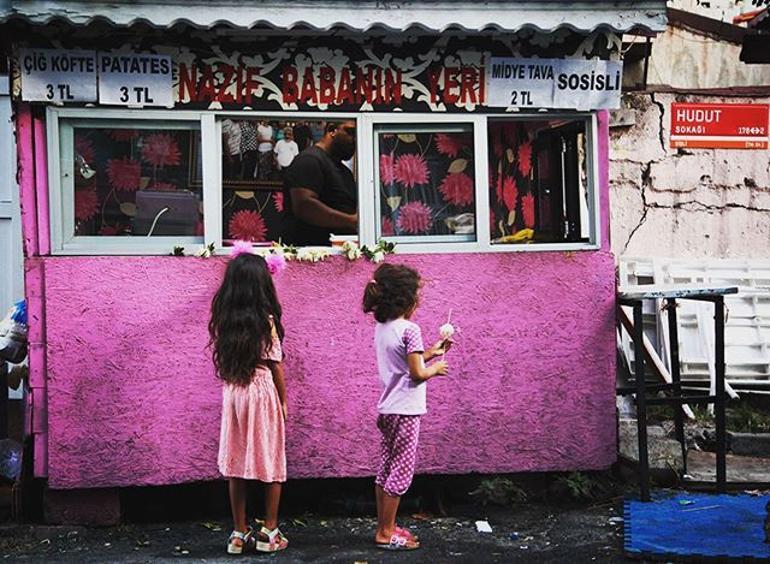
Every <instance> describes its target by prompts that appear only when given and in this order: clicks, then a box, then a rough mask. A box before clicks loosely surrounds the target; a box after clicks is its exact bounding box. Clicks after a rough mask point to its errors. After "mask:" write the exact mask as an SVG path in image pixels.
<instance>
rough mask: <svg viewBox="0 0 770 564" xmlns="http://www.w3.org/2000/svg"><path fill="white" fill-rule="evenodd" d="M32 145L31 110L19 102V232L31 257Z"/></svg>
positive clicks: (33, 214)
mask: <svg viewBox="0 0 770 564" xmlns="http://www.w3.org/2000/svg"><path fill="white" fill-rule="evenodd" d="M34 147H35V142H34V131H33V123H32V110H31V108H30V106H29V104H19V105H18V106H17V110H16V150H17V152H18V168H19V171H18V175H19V190H20V198H19V203H20V204H21V233H22V239H23V240H24V256H25V257H33V256H35V255H37V254H38V245H37V203H36V201H35V148H34Z"/></svg>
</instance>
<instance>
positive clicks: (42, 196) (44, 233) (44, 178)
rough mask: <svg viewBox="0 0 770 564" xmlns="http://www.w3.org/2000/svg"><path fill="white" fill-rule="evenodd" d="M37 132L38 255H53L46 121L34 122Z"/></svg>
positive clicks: (36, 120)
mask: <svg viewBox="0 0 770 564" xmlns="http://www.w3.org/2000/svg"><path fill="white" fill-rule="evenodd" d="M33 127H34V132H35V137H34V139H35V196H36V208H37V227H38V231H37V245H38V253H40V254H41V255H47V254H50V253H51V227H50V225H51V222H50V221H49V219H48V218H49V214H48V157H47V153H48V151H47V149H46V140H45V121H44V120H42V119H35V120H34V121H33Z"/></svg>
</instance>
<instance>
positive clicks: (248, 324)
mask: <svg viewBox="0 0 770 564" xmlns="http://www.w3.org/2000/svg"><path fill="white" fill-rule="evenodd" d="M271 315H272V316H273V325H274V326H275V330H276V331H277V332H278V337H279V338H280V339H281V340H283V325H282V324H281V304H280V303H279V302H278V297H277V296H276V293H275V286H273V279H272V277H271V276H270V271H269V270H268V269H267V263H265V259H263V258H262V257H261V256H258V255H253V254H251V253H243V254H240V255H238V256H237V257H235V258H234V259H232V260H230V262H229V263H228V265H227V270H226V271H225V277H224V280H222V284H221V286H220V287H219V290H217V293H216V294H215V295H214V299H213V300H212V302H211V320H210V321H209V335H210V337H211V342H210V344H211V345H212V346H213V357H214V366H216V369H217V376H218V377H219V378H221V379H222V380H224V381H225V382H229V383H232V384H241V385H245V384H248V383H249V382H250V381H251V377H252V375H253V373H254V369H255V368H256V367H257V366H259V365H261V364H262V358H263V357H264V355H265V354H266V353H267V352H268V351H269V350H270V348H271V346H272V334H271V331H272V328H271V324H270V316H271Z"/></svg>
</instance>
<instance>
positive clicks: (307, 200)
mask: <svg viewBox="0 0 770 564" xmlns="http://www.w3.org/2000/svg"><path fill="white" fill-rule="evenodd" d="M291 211H292V213H293V214H294V215H295V217H297V218H299V219H301V220H302V221H304V222H305V223H309V224H310V225H317V226H318V227H324V228H326V229H344V230H346V231H350V232H352V233H355V232H356V231H357V230H358V214H357V213H344V212H341V211H339V210H335V209H334V208H330V207H329V206H327V205H326V204H324V203H323V202H322V201H321V200H319V199H318V194H317V193H316V192H314V191H313V190H310V189H308V188H291Z"/></svg>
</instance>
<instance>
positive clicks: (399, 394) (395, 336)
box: [364, 264, 451, 550]
mask: <svg viewBox="0 0 770 564" xmlns="http://www.w3.org/2000/svg"><path fill="white" fill-rule="evenodd" d="M420 285H421V282H420V275H419V274H418V273H417V272H416V271H415V270H412V269H411V268H408V267H406V266H402V265H395V264H382V265H380V267H379V268H377V270H376V271H375V272H374V277H373V278H372V280H370V281H369V282H368V283H367V285H366V289H365V290H364V312H366V313H373V314H374V318H375V319H376V320H377V327H376V328H375V330H374V344H375V348H376V350H377V365H378V368H379V373H380V382H381V383H382V387H383V391H382V395H381V396H380V400H379V402H378V403H377V411H378V412H379V415H378V417H377V428H378V429H379V430H380V434H381V435H382V436H381V441H380V467H379V471H378V472H377V478H376V479H375V486H374V492H375V496H376V499H377V532H376V533H375V537H374V540H375V543H376V544H377V546H378V547H379V548H384V549H387V550H414V549H416V548H419V547H420V543H419V542H418V540H417V538H416V537H415V536H414V535H412V534H411V533H410V532H409V531H408V530H406V529H402V528H401V527H398V526H397V525H396V513H397V512H398V504H399V502H400V501H401V496H402V495H404V493H405V492H406V490H407V489H409V485H410V484H411V483H412V476H413V475H414V464H415V458H416V455H417V439H418V437H419V433H420V417H421V416H422V414H424V413H425V412H426V411H427V409H426V402H425V396H426V388H427V384H426V382H427V381H428V380H429V379H431V378H433V377H434V376H443V375H445V374H446V373H447V363H446V362H445V361H443V360H441V361H438V362H434V363H433V364H431V365H430V366H426V365H425V361H427V360H430V359H432V358H434V357H436V356H440V355H442V354H443V353H444V352H446V351H447V350H448V349H449V347H450V346H451V341H449V340H442V341H439V342H437V343H436V344H435V345H433V346H432V347H431V348H429V349H428V350H425V348H424V347H423V344H422V333H421V332H420V328H419V326H417V324H415V323H414V322H412V321H410V318H411V317H412V315H413V314H414V312H415V310H416V309H417V305H418V304H419V291H420Z"/></svg>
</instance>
